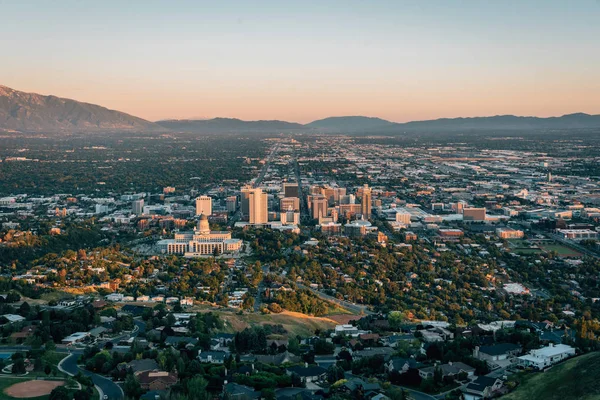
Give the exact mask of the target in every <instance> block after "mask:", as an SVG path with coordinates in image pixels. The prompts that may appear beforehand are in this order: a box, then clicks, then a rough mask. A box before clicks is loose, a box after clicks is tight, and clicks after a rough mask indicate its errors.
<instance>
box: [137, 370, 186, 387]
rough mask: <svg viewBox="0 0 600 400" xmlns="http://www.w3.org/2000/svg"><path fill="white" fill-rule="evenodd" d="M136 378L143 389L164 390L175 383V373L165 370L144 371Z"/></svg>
mask: <svg viewBox="0 0 600 400" xmlns="http://www.w3.org/2000/svg"><path fill="white" fill-rule="evenodd" d="M137 378H138V380H139V382H140V386H141V387H142V389H144V390H166V389H168V388H170V387H171V386H173V385H174V384H176V383H177V374H175V373H172V372H167V371H156V370H155V371H144V372H141V373H139V374H138V375H137Z"/></svg>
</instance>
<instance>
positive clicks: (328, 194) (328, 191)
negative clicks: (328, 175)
mask: <svg viewBox="0 0 600 400" xmlns="http://www.w3.org/2000/svg"><path fill="white" fill-rule="evenodd" d="M321 193H322V194H323V196H325V198H326V199H327V202H328V203H329V204H333V203H334V202H335V189H334V188H332V187H324V188H323V189H322V190H321Z"/></svg>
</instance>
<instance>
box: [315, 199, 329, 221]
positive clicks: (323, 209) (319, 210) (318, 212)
mask: <svg viewBox="0 0 600 400" xmlns="http://www.w3.org/2000/svg"><path fill="white" fill-rule="evenodd" d="M311 211H312V217H313V218H314V219H319V217H325V216H327V198H326V197H325V196H313V198H312V205H311Z"/></svg>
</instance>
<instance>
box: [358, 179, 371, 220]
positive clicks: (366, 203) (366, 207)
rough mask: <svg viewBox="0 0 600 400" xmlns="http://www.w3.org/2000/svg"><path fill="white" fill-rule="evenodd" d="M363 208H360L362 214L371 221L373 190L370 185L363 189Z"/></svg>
mask: <svg viewBox="0 0 600 400" xmlns="http://www.w3.org/2000/svg"><path fill="white" fill-rule="evenodd" d="M360 204H361V207H360V212H361V214H362V215H363V216H364V217H365V218H366V219H369V218H371V208H372V205H371V188H370V187H369V185H366V184H365V186H364V187H363V190H362V199H361V202H360Z"/></svg>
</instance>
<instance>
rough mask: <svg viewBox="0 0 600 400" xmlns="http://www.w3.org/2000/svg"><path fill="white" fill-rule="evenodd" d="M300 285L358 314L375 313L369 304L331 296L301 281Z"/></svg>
mask: <svg viewBox="0 0 600 400" xmlns="http://www.w3.org/2000/svg"><path fill="white" fill-rule="evenodd" d="M298 287H299V288H300V289H307V290H310V291H311V292H313V293H314V294H316V295H317V296H319V297H320V298H322V299H323V300H327V301H330V302H332V303H337V304H339V305H341V306H342V307H345V308H347V309H348V310H350V311H352V312H355V313H357V314H365V315H370V314H374V313H373V312H372V311H370V310H369V308H368V307H367V306H363V305H360V304H354V303H350V302H349V301H345V300H340V299H337V298H335V297H332V296H330V295H328V294H325V293H322V292H320V291H318V290H316V289H313V288H311V287H308V286H304V285H303V284H301V283H299V284H298Z"/></svg>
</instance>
